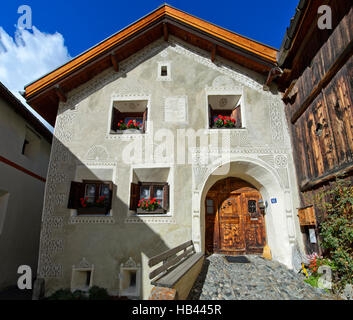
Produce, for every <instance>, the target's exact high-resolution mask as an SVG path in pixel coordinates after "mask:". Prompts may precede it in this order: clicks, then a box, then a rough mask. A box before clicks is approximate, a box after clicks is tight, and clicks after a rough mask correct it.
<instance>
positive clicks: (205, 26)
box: [166, 6, 277, 63]
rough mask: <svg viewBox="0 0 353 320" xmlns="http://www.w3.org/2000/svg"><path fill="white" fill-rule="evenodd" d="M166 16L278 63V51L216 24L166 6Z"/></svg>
mask: <svg viewBox="0 0 353 320" xmlns="http://www.w3.org/2000/svg"><path fill="white" fill-rule="evenodd" d="M166 15H168V16H170V17H172V18H175V19H177V20H180V21H182V22H185V23H186V24H188V25H190V26H194V27H195V28H197V29H199V30H202V31H205V32H206V33H208V34H210V35H213V36H215V37H217V38H220V39H222V40H225V41H226V42H229V43H231V44H234V45H236V46H238V47H241V48H243V49H246V50H247V51H250V52H253V53H255V54H257V55H259V56H261V57H263V58H265V59H267V60H270V61H272V62H274V63H276V61H277V56H276V55H277V50H276V49H273V48H270V47H268V46H265V45H263V44H261V43H258V42H256V41H253V40H250V39H247V38H245V37H243V36H241V35H238V34H236V33H233V32H231V31H228V30H226V29H223V28H221V27H218V26H216V25H214V24H211V23H209V22H207V21H204V20H201V19H199V18H196V17H194V16H191V15H189V14H187V13H184V12H181V11H179V10H177V9H175V8H172V7H169V6H166Z"/></svg>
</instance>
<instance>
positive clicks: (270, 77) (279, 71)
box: [263, 67, 283, 91]
mask: <svg viewBox="0 0 353 320" xmlns="http://www.w3.org/2000/svg"><path fill="white" fill-rule="evenodd" d="M282 73H283V71H282V69H281V68H280V67H274V68H272V69H271V70H270V71H269V73H268V76H267V79H266V82H265V84H264V85H263V89H264V90H265V91H268V90H270V84H271V83H272V81H273V80H274V79H275V78H277V77H278V76H279V75H281V74H282Z"/></svg>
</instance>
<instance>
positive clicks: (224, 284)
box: [188, 254, 333, 300]
mask: <svg viewBox="0 0 353 320" xmlns="http://www.w3.org/2000/svg"><path fill="white" fill-rule="evenodd" d="M246 257H247V258H248V259H249V260H250V262H251V263H228V262H227V261H226V259H225V258H224V256H222V255H218V254H214V255H211V256H209V257H207V258H206V259H205V262H204V265H203V268H202V271H201V273H200V275H199V277H198V279H197V280H196V282H195V284H194V287H193V288H192V289H191V291H190V294H189V298H188V299H190V300H330V299H333V297H332V296H329V295H327V294H326V293H325V292H324V291H322V290H320V289H317V288H313V287H312V286H310V285H309V284H307V283H305V282H304V279H305V278H304V276H302V275H300V274H297V273H295V272H294V271H292V270H289V269H288V268H287V267H286V266H284V265H282V264H281V263H279V262H276V261H269V260H265V259H263V258H262V257H260V256H246Z"/></svg>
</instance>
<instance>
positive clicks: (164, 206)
mask: <svg viewBox="0 0 353 320" xmlns="http://www.w3.org/2000/svg"><path fill="white" fill-rule="evenodd" d="M133 185H134V186H133ZM137 186H138V188H137ZM141 187H149V194H150V197H151V198H154V190H155V188H156V187H159V188H161V187H162V189H163V194H162V202H161V208H158V209H156V210H154V211H145V210H143V209H141V208H138V206H137V203H138V202H139V201H140V200H141V199H142V196H141ZM134 188H136V189H135V190H133V189H134ZM133 193H138V197H137V198H136V194H133ZM169 193H170V186H169V184H168V183H167V182H139V183H138V184H134V183H132V184H131V192H130V210H132V211H135V212H136V214H137V215H149V214H151V215H153V214H167V212H168V210H169V201H170V198H169ZM135 206H136V208H135Z"/></svg>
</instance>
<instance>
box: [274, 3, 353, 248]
mask: <svg viewBox="0 0 353 320" xmlns="http://www.w3.org/2000/svg"><path fill="white" fill-rule="evenodd" d="M322 5H328V6H329V8H331V15H332V28H331V29H320V28H319V25H318V21H319V19H320V16H321V15H320V13H318V12H319V7H320V6H322ZM325 14H330V12H329V11H326V12H325ZM326 22H329V21H326ZM352 39H353V7H352V2H351V1H346V0H339V1H337V0H334V1H317V0H311V1H310V0H307V1H300V3H299V5H298V7H297V10H296V15H295V16H294V18H293V19H292V21H291V24H290V26H289V28H288V29H287V32H286V36H285V38H284V40H283V44H282V47H281V49H280V52H279V54H278V63H279V67H280V68H281V70H280V72H283V73H282V74H281V76H280V77H279V80H278V84H279V87H280V89H281V90H282V91H283V92H284V95H283V101H284V103H285V104H286V108H285V109H286V110H285V111H286V117H287V120H288V126H289V130H290V132H291V138H292V145H293V153H294V159H295V166H296V172H297V180H298V185H299V191H300V198H301V205H302V208H301V209H302V210H299V215H300V218H301V225H302V231H303V233H304V235H305V239H306V246H307V249H308V251H317V250H320V248H318V245H317V244H316V243H315V240H314V241H313V239H312V240H311V241H310V237H309V229H314V228H315V229H316V235H317V231H318V229H317V226H318V225H319V224H320V222H321V221H322V219H323V217H324V213H323V212H320V210H319V209H318V208H315V206H314V207H313V196H315V195H317V194H318V193H319V192H321V191H322V190H323V189H325V188H326V189H327V188H330V184H331V183H332V181H334V180H335V178H336V177H338V176H342V175H344V177H345V179H348V180H349V181H352V180H353V179H352V169H353V157H352V154H353V130H352V128H353V108H352V101H353V57H352V52H353V50H352V45H353V42H352ZM269 78H270V77H269ZM314 211H315V212H316V216H311V217H310V215H311V214H312V213H313V212H314ZM305 218H307V219H305ZM309 220H310V221H309ZM315 220H316V221H315Z"/></svg>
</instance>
